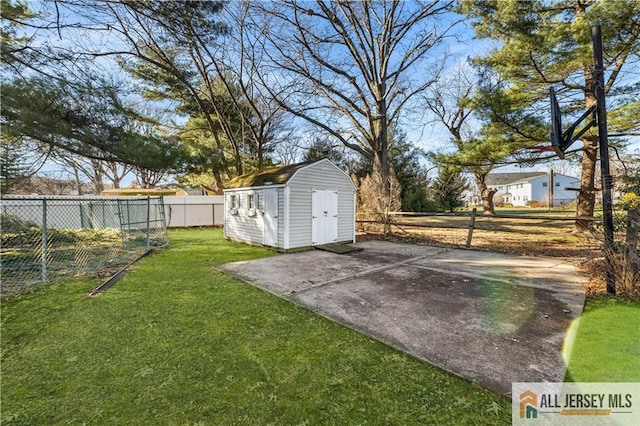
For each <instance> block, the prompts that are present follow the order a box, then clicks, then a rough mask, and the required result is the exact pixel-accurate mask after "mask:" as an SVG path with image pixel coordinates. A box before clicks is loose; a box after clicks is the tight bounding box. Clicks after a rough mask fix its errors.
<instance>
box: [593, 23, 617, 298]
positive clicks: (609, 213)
mask: <svg viewBox="0 0 640 426" xmlns="http://www.w3.org/2000/svg"><path fill="white" fill-rule="evenodd" d="M591 42H592V43H593V64H594V77H595V79H596V88H595V95H596V117H597V120H598V145H599V148H600V176H601V179H602V221H603V227H604V252H605V258H606V262H607V293H609V294H616V281H615V276H614V274H613V268H614V264H613V255H614V250H615V249H614V246H613V203H612V199H611V188H612V187H613V178H612V177H611V172H610V169H609V139H608V133H607V107H606V104H605V93H604V60H603V57H602V28H601V26H600V24H598V25H594V26H592V27H591Z"/></svg>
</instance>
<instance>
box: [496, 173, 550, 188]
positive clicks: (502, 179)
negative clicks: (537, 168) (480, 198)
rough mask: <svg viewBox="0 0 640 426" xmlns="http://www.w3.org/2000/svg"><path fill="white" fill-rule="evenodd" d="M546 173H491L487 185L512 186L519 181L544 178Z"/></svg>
mask: <svg viewBox="0 0 640 426" xmlns="http://www.w3.org/2000/svg"><path fill="white" fill-rule="evenodd" d="M544 175H546V173H545V172H515V173H490V174H488V175H487V178H486V180H485V183H486V184H487V185H490V186H498V185H511V184H512V183H515V182H519V181H526V180H528V179H531V178H534V177H538V176H544Z"/></svg>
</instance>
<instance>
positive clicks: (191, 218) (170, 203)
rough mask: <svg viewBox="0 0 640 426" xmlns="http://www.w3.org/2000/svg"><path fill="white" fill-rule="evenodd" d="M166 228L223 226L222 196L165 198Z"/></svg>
mask: <svg viewBox="0 0 640 426" xmlns="http://www.w3.org/2000/svg"><path fill="white" fill-rule="evenodd" d="M163 199H164V207H165V217H166V220H167V227H169V228H180V227H189V226H222V225H224V196H223V195H185V196H173V195H172V196H165V197H163Z"/></svg>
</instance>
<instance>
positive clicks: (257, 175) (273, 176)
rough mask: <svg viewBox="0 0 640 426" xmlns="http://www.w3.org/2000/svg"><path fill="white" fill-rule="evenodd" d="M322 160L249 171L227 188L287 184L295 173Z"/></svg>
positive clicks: (230, 183)
mask: <svg viewBox="0 0 640 426" xmlns="http://www.w3.org/2000/svg"><path fill="white" fill-rule="evenodd" d="M318 161H322V160H315V161H306V162H304V163H297V164H289V165H286V166H278V167H269V168H268V169H264V170H260V171H257V172H253V173H247V174H246V175H242V176H238V177H236V178H234V179H232V180H231V181H230V182H229V183H227V185H226V188H227V189H233V188H247V187H252V186H266V185H282V184H285V183H287V182H288V181H289V179H291V178H292V177H293V175H294V174H295V173H296V172H297V171H298V170H300V169H302V168H305V167H307V166H309V165H311V164H313V163H317V162H318Z"/></svg>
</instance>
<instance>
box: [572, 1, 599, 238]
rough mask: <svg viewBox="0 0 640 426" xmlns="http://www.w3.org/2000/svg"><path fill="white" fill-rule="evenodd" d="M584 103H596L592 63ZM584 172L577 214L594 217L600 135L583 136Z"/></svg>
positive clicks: (579, 228) (579, 8) (583, 227)
mask: <svg viewBox="0 0 640 426" xmlns="http://www.w3.org/2000/svg"><path fill="white" fill-rule="evenodd" d="M586 7H587V6H586V3H583V2H578V3H577V4H576V13H577V15H578V16H583V15H584V13H585V11H586ZM583 73H584V81H585V89H584V101H585V102H584V103H585V109H589V108H591V107H592V106H595V105H596V93H595V87H596V79H595V75H594V70H593V69H592V64H591V63H589V64H585V66H584V69H583ZM582 144H583V149H582V173H581V175H580V192H578V201H577V205H576V216H578V217H593V210H594V208H595V204H596V194H595V176H596V162H597V160H598V136H597V135H588V136H585V137H583V138H582ZM591 225H592V222H591V221H588V220H579V219H577V220H576V223H575V231H576V232H586V231H588V230H589V229H590V228H591Z"/></svg>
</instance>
